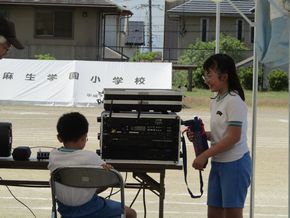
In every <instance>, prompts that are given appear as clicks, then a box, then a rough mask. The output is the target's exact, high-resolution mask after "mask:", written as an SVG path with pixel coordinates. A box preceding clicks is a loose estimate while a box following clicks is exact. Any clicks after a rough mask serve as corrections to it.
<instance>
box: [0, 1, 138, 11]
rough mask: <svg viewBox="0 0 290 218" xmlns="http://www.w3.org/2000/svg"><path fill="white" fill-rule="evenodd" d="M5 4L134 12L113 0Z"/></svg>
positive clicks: (12, 2)
mask: <svg viewBox="0 0 290 218" xmlns="http://www.w3.org/2000/svg"><path fill="white" fill-rule="evenodd" d="M4 4H5V5H37V6H65V7H93V8H107V9H113V10H116V11H118V12H121V13H124V14H126V15H132V14H133V13H132V12H131V11H130V10H128V9H126V8H125V7H122V6H119V5H117V4H115V3H113V2H112V1H111V0H1V1H0V5H4Z"/></svg>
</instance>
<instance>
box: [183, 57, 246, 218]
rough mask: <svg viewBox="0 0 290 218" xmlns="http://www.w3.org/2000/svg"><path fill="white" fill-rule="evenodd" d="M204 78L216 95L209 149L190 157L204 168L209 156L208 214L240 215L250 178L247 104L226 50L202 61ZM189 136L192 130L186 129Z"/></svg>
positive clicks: (212, 216)
mask: <svg viewBox="0 0 290 218" xmlns="http://www.w3.org/2000/svg"><path fill="white" fill-rule="evenodd" d="M203 69H204V80H205V82H206V84H207V85H208V87H209V89H210V90H211V91H212V92H215V93H216V96H215V97H214V98H212V100H211V103H210V114H211V118H210V129H211V131H209V132H206V135H207V139H208V140H209V141H210V142H211V146H210V148H209V149H208V150H206V151H205V152H203V153H202V154H200V155H199V156H198V157H196V159H195V160H194V161H193V164H192V166H193V168H195V169H198V170H203V166H205V163H206V161H207V160H208V158H210V157H211V158H212V160H211V170H210V175H209V181H208V199H207V205H208V217H209V218H241V217H243V207H244V203H245V199H246V195H247V189H248V187H249V185H250V180H251V157H250V154H249V149H248V145H247V135H246V134H247V106H246V104H245V102H244V100H245V96H244V91H243V89H242V87H241V84H240V81H239V78H238V75H237V71H236V66H235V63H234V60H233V59H232V58H231V57H230V56H228V55H226V54H215V55H212V56H211V57H209V58H208V59H207V60H206V61H205V63H204V65H203ZM187 134H188V138H189V140H192V137H193V133H192V132H191V131H190V130H189V129H188V130H187Z"/></svg>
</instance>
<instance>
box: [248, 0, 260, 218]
mask: <svg viewBox="0 0 290 218" xmlns="http://www.w3.org/2000/svg"><path fill="white" fill-rule="evenodd" d="M259 1H260V0H256V2H255V3H256V4H255V6H256V9H255V26H254V32H255V33H254V37H255V39H254V42H256V36H257V31H256V20H257V5H258V4H259ZM253 53H254V60H253V96H252V110H253V111H252V184H251V193H250V218H253V217H254V216H255V211H254V209H255V175H256V172H255V171H256V132H257V131H256V128H257V92H258V74H259V73H258V72H259V61H258V59H257V54H256V46H255V43H254V47H253Z"/></svg>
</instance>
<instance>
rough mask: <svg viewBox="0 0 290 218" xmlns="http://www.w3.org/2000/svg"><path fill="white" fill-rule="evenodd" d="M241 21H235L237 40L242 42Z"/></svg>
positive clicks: (242, 23)
mask: <svg viewBox="0 0 290 218" xmlns="http://www.w3.org/2000/svg"><path fill="white" fill-rule="evenodd" d="M243 25H244V22H243V20H237V39H238V40H240V41H243Z"/></svg>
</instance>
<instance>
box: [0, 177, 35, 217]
mask: <svg viewBox="0 0 290 218" xmlns="http://www.w3.org/2000/svg"><path fill="white" fill-rule="evenodd" d="M0 180H3V179H2V177H0ZM5 186H6V188H7V190H8V191H9V192H10V194H11V195H12V197H13V198H14V199H15V200H16V201H18V202H19V203H20V204H22V205H23V206H24V207H26V208H27V209H28V210H29V211H30V212H31V214H32V215H33V216H34V217H35V218H36V215H35V213H34V212H33V211H32V210H31V209H30V208H29V207H28V206H27V205H26V204H24V203H23V202H22V201H20V200H19V199H18V198H17V197H16V196H15V195H14V194H13V193H12V191H11V190H10V188H9V187H8V186H7V185H5Z"/></svg>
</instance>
